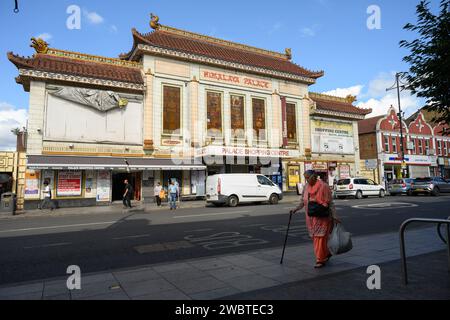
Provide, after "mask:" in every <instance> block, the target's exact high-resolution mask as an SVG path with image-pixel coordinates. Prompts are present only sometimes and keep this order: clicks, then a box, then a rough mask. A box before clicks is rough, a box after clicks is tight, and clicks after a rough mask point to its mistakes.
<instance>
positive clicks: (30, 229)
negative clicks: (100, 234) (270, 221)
mask: <svg viewBox="0 0 450 320" xmlns="http://www.w3.org/2000/svg"><path fill="white" fill-rule="evenodd" d="M113 223H117V221H108V222H95V223H82V224H67V225H62V226H51V227H39V228H26V229H12V230H1V231H0V233H10V232H22V231H34V230H48V229H63V228H73V227H88V226H97V225H105V224H113Z"/></svg>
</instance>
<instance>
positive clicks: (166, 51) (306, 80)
mask: <svg viewBox="0 0 450 320" xmlns="http://www.w3.org/2000/svg"><path fill="white" fill-rule="evenodd" d="M138 50H141V51H144V52H148V53H156V54H160V55H165V56H170V57H174V58H178V59H184V60H190V61H194V62H198V63H206V64H212V65H217V66H220V67H225V68H232V69H238V70H242V71H246V72H253V73H259V74H263V75H268V76H272V77H274V78H282V79H289V80H293V81H297V82H303V83H307V84H314V83H316V81H315V80H314V79H313V78H309V77H303V76H298V75H294V74H290V73H285V72H279V71H275V70H270V69H265V68H260V67H253V66H247V65H244V64H240V63H236V62H228V61H225V60H220V59H215V58H210V57H206V56H200V55H196V54H192V53H186V52H179V51H176V50H171V49H165V48H160V47H156V46H150V45H145V44H139V45H138V46H137V50H135V52H134V53H133V55H134V54H135V53H136V51H138Z"/></svg>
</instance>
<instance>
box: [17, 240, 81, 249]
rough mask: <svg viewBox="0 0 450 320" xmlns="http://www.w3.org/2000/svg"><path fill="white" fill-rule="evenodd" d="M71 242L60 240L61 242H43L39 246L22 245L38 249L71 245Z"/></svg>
mask: <svg viewBox="0 0 450 320" xmlns="http://www.w3.org/2000/svg"><path fill="white" fill-rule="evenodd" d="M71 244H72V243H71V242H61V243H51V244H43V245H39V246H32V247H23V248H24V249H26V250H28V249H38V248H50V247H62V246H69V245H71Z"/></svg>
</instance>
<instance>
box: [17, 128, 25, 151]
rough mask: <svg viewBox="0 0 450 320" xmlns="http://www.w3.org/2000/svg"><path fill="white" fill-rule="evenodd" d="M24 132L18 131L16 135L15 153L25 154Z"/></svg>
mask: <svg viewBox="0 0 450 320" xmlns="http://www.w3.org/2000/svg"><path fill="white" fill-rule="evenodd" d="M25 139H26V131H20V132H19V133H18V134H17V144H16V152H25V151H26V142H25Z"/></svg>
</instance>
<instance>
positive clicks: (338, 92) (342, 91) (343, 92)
mask: <svg viewBox="0 0 450 320" xmlns="http://www.w3.org/2000/svg"><path fill="white" fill-rule="evenodd" d="M363 88H364V86H363V85H361V84H360V85H356V86H353V87H349V88H337V89H334V90H330V91H327V92H323V94H328V95H330V96H336V97H342V98H345V97H347V96H348V95H352V96H356V97H357V96H359V95H360V94H361V91H362V89H363Z"/></svg>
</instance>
